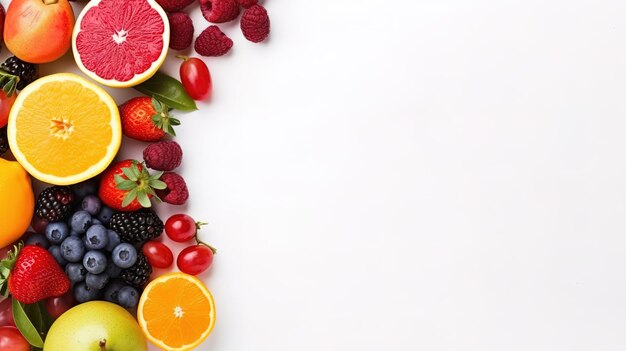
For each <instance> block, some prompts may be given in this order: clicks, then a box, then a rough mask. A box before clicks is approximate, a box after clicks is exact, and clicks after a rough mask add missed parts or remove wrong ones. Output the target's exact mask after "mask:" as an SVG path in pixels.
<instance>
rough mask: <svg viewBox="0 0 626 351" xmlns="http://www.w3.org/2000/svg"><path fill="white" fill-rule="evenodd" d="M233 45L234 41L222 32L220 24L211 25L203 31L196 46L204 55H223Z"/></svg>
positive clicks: (199, 52)
mask: <svg viewBox="0 0 626 351" xmlns="http://www.w3.org/2000/svg"><path fill="white" fill-rule="evenodd" d="M232 47H233V41H232V40H231V39H230V38H229V37H227V36H226V34H224V33H222V31H221V30H220V29H219V27H218V26H209V27H208V28H207V29H205V30H204V31H202V33H200V35H199V36H198V38H196V43H195V45H194V48H195V49H196V52H197V53H198V54H200V55H202V56H222V55H224V54H226V53H227V52H228V51H230V48H232Z"/></svg>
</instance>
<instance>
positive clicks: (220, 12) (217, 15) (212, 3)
mask: <svg viewBox="0 0 626 351" xmlns="http://www.w3.org/2000/svg"><path fill="white" fill-rule="evenodd" d="M200 10H201V11H202V16H204V18H206V20H207V21H209V22H212V23H224V22H230V21H232V20H234V19H235V18H237V16H239V10H240V9H239V2H238V1H237V0H200Z"/></svg>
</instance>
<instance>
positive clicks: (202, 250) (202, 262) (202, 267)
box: [176, 245, 213, 275]
mask: <svg viewBox="0 0 626 351" xmlns="http://www.w3.org/2000/svg"><path fill="white" fill-rule="evenodd" d="M211 263H213V251H212V250H211V249H210V248H209V247H208V246H205V245H193V246H189V247H186V248H185V249H184V250H183V251H181V252H180V254H178V259H177V260H176V265H177V266H178V269H180V270H181V271H183V272H184V273H187V274H191V275H196V274H200V273H202V272H204V271H206V270H207V269H209V267H211Z"/></svg>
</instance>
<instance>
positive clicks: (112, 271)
mask: <svg viewBox="0 0 626 351" xmlns="http://www.w3.org/2000/svg"><path fill="white" fill-rule="evenodd" d="M105 272H106V274H108V275H109V277H111V278H119V276H120V274H121V273H122V269H121V268H120V267H118V266H116V265H115V263H113V260H109V262H108V263H107V269H106V271H105Z"/></svg>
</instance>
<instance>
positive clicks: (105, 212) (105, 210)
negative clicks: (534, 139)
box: [97, 206, 115, 224]
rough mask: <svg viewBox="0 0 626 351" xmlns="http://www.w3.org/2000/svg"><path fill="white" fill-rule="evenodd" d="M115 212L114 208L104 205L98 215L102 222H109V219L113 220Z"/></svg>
mask: <svg viewBox="0 0 626 351" xmlns="http://www.w3.org/2000/svg"><path fill="white" fill-rule="evenodd" d="M113 214H115V211H114V210H113V209H111V208H109V207H106V206H102V209H101V210H100V212H99V213H98V216H97V217H98V219H99V220H100V222H102V223H104V224H109V221H110V220H111V217H112V216H113Z"/></svg>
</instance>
